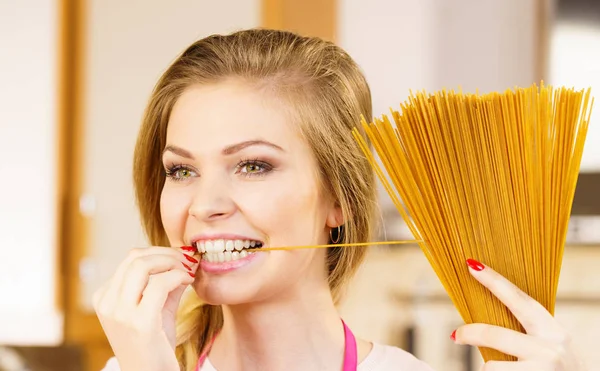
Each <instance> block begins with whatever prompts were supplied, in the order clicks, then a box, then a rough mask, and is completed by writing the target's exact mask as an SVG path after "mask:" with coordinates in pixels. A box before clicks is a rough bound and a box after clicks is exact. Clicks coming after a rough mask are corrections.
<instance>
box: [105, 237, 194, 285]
mask: <svg viewBox="0 0 600 371" xmlns="http://www.w3.org/2000/svg"><path fill="white" fill-rule="evenodd" d="M182 254H183V252H182V251H181V250H180V249H177V248H171V247H160V246H151V247H143V248H135V249H131V250H130V251H129V254H127V257H126V258H125V259H124V260H123V262H122V263H121V264H119V267H118V268H117V270H116V272H115V274H114V275H113V277H112V281H115V282H122V281H123V276H124V275H125V272H126V271H127V270H128V267H129V264H131V262H132V261H134V260H135V259H137V258H141V257H144V256H148V255H167V256H172V257H174V258H180V257H182ZM186 254H188V255H192V254H193V252H187V251H186ZM182 261H184V262H185V261H186V260H182Z"/></svg>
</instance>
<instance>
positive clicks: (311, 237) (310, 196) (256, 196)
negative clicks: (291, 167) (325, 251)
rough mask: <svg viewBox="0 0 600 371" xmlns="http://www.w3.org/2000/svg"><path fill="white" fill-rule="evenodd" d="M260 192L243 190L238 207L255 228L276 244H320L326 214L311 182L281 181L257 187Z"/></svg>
mask: <svg viewBox="0 0 600 371" xmlns="http://www.w3.org/2000/svg"><path fill="white" fill-rule="evenodd" d="M259 187H260V191H258V189H257V192H252V191H251V190H250V189H248V188H246V189H245V190H243V191H242V190H240V192H239V194H238V196H237V197H236V198H237V201H236V203H237V205H238V207H239V209H240V211H241V212H242V213H243V214H244V215H245V217H246V219H247V220H248V221H249V222H250V223H252V224H253V226H254V227H255V228H256V229H257V230H259V231H261V232H262V233H264V234H266V235H267V237H268V238H269V240H270V243H271V245H274V244H285V245H288V244H312V243H317V239H318V238H320V236H318V234H319V233H320V232H322V230H323V228H324V225H325V213H324V212H323V205H322V202H321V200H320V197H319V194H318V191H317V187H316V185H315V184H314V183H313V182H311V181H310V179H295V178H292V177H282V178H281V179H278V181H277V182H265V183H264V184H262V185H259V184H258V183H257V188H259Z"/></svg>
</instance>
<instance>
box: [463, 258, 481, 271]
mask: <svg viewBox="0 0 600 371" xmlns="http://www.w3.org/2000/svg"><path fill="white" fill-rule="evenodd" d="M467 265H468V266H469V267H471V269H473V270H476V271H477V272H480V271H482V270H483V268H485V267H484V265H483V264H481V263H480V262H478V261H477V260H473V259H467Z"/></svg>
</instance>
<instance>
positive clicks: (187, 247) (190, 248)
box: [181, 246, 198, 252]
mask: <svg viewBox="0 0 600 371" xmlns="http://www.w3.org/2000/svg"><path fill="white" fill-rule="evenodd" d="M181 250H184V251H193V252H198V249H196V248H195V247H194V246H181Z"/></svg>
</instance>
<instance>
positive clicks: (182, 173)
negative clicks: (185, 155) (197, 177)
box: [175, 169, 192, 178]
mask: <svg viewBox="0 0 600 371" xmlns="http://www.w3.org/2000/svg"><path fill="white" fill-rule="evenodd" d="M190 176H192V172H191V171H189V170H188V169H179V170H177V171H176V172H175V177H176V178H189V177H190Z"/></svg>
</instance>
